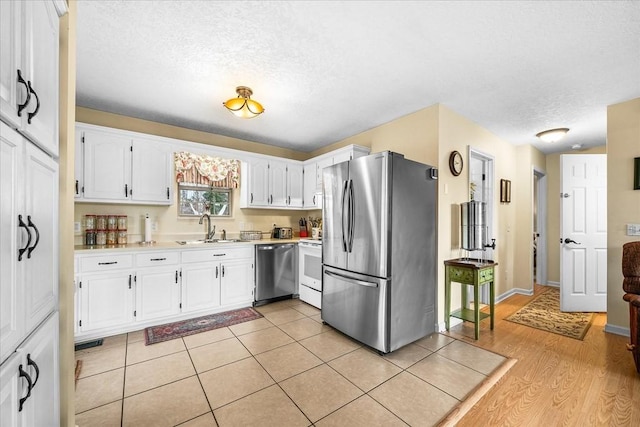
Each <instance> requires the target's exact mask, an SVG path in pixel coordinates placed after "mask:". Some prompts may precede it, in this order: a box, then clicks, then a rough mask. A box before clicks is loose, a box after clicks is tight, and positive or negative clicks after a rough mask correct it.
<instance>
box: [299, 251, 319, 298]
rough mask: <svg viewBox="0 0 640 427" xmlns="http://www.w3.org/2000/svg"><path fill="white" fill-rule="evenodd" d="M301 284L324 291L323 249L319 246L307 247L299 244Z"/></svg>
mask: <svg viewBox="0 0 640 427" xmlns="http://www.w3.org/2000/svg"><path fill="white" fill-rule="evenodd" d="M298 255H299V259H300V265H299V267H300V268H299V269H298V271H299V273H298V274H299V283H300V285H304V286H307V287H309V288H312V289H315V290H316V291H319V292H320V291H322V249H321V248H320V247H319V246H307V245H305V244H304V243H299V244H298Z"/></svg>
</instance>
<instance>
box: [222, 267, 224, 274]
mask: <svg viewBox="0 0 640 427" xmlns="http://www.w3.org/2000/svg"><path fill="white" fill-rule="evenodd" d="M222 277H224V265H223V266H222Z"/></svg>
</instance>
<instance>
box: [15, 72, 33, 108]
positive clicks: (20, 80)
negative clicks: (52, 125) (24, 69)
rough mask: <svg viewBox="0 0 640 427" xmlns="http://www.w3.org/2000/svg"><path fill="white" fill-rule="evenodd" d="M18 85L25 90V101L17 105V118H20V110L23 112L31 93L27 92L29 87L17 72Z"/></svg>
mask: <svg viewBox="0 0 640 427" xmlns="http://www.w3.org/2000/svg"><path fill="white" fill-rule="evenodd" d="M18 83H21V84H23V85H24V88H25V89H26V90H27V99H25V101H24V104H18V117H22V110H24V109H25V108H26V106H27V104H29V101H31V92H29V86H27V82H25V81H24V79H23V78H22V73H21V72H20V70H18Z"/></svg>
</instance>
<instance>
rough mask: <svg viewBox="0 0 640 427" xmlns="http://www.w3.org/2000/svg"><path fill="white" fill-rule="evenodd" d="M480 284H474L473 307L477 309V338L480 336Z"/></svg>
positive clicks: (474, 314) (475, 313)
mask: <svg viewBox="0 0 640 427" xmlns="http://www.w3.org/2000/svg"><path fill="white" fill-rule="evenodd" d="M479 289H480V285H479V284H477V283H476V284H475V285H474V286H473V309H474V310H475V311H474V313H473V316H474V317H475V323H476V324H475V327H476V328H475V329H476V339H478V338H479V337H480V301H479V300H480V293H479Z"/></svg>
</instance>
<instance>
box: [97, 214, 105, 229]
mask: <svg viewBox="0 0 640 427" xmlns="http://www.w3.org/2000/svg"><path fill="white" fill-rule="evenodd" d="M106 229H107V217H106V216H104V215H98V216H97V217H96V230H106Z"/></svg>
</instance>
